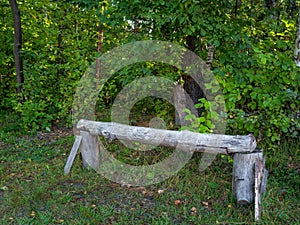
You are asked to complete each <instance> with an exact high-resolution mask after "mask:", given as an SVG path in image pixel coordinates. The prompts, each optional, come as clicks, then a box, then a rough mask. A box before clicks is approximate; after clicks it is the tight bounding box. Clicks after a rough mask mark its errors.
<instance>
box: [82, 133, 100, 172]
mask: <svg viewBox="0 0 300 225" xmlns="http://www.w3.org/2000/svg"><path fill="white" fill-rule="evenodd" d="M80 136H82V143H81V146H80V151H81V156H82V163H83V166H84V167H85V168H87V169H89V168H92V169H94V170H96V171H97V170H98V168H99V161H100V158H99V137H98V136H94V135H91V134H90V133H89V132H87V131H80Z"/></svg>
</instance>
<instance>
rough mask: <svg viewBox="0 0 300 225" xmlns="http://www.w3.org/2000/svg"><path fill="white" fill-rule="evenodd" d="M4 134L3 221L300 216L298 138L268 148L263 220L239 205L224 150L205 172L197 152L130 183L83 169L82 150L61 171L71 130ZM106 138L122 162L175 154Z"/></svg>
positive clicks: (0, 154) (237, 220) (0, 157)
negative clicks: (157, 175) (146, 182)
mask: <svg viewBox="0 0 300 225" xmlns="http://www.w3.org/2000/svg"><path fill="white" fill-rule="evenodd" d="M0 137H1V139H0V163H1V164H0V178H1V180H0V224H298V222H299V219H300V216H299V209H300V194H299V165H300V160H299V150H300V148H299V142H298V141H297V140H293V141H286V142H284V143H282V145H281V147H279V148H278V151H274V152H272V154H271V153H269V154H268V152H267V167H268V168H267V169H268V170H269V171H270V175H269V180H268V185H267V192H266V194H265V195H264V196H263V199H262V220H261V222H259V223H255V222H254V211H253V205H250V206H246V207H240V206H238V205H236V201H235V199H234V198H233V196H232V192H231V172H232V161H231V159H230V157H226V156H221V155H219V156H218V157H217V158H216V160H215V161H213V163H212V165H211V166H210V167H209V168H208V169H206V170H205V171H204V172H200V171H199V168H198V167H199V162H200V160H201V154H199V153H195V154H194V156H193V158H192V159H191V160H190V161H189V163H188V164H187V165H186V166H185V167H184V168H183V169H182V170H181V171H180V172H179V173H178V174H176V175H175V176H172V177H170V178H169V179H167V180H165V181H163V182H161V183H158V184H155V185H150V186H146V187H132V186H122V185H120V184H116V183H113V182H111V181H109V180H107V179H106V178H104V177H102V176H101V175H100V174H97V173H96V172H94V171H88V170H86V169H84V167H83V166H82V162H81V158H80V157H79V156H77V157H76V159H75V162H74V165H73V168H72V171H71V174H70V175H67V176H66V175H64V174H63V168H64V165H65V162H66V159H67V156H68V154H69V151H70V149H71V147H72V144H73V141H74V137H73V136H72V134H71V133H70V132H66V131H61V132H59V131H56V132H52V133H36V134H35V135H34V136H32V135H24V134H22V135H14V134H13V133H4V132H1V133H0ZM105 144H106V146H109V151H111V153H112V154H113V155H114V156H115V157H118V156H119V157H118V159H119V160H122V161H124V162H126V163H132V164H136V165H144V164H146V165H148V164H153V163H156V162H157V161H159V160H161V159H162V158H165V157H167V156H168V155H169V154H170V153H171V152H172V150H170V149H164V148H156V149H155V151H154V152H152V154H151V153H145V152H139V153H136V152H135V151H132V150H130V149H127V148H125V147H124V146H123V145H121V144H119V143H115V142H114V143H105ZM158 156H159V157H158ZM137 158H138V160H137Z"/></svg>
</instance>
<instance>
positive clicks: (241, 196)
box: [232, 149, 267, 205]
mask: <svg viewBox="0 0 300 225" xmlns="http://www.w3.org/2000/svg"><path fill="white" fill-rule="evenodd" d="M258 163H260V164H261V167H262V176H264V174H265V176H266V173H267V171H266V170H265V169H264V164H265V162H264V157H263V152H262V150H261V149H256V152H252V153H246V154H242V153H237V154H235V155H234V157H233V175H232V192H233V194H234V195H235V197H236V198H237V203H238V204H240V205H245V204H250V203H253V201H254V195H255V194H254V190H255V165H256V164H258ZM265 186H266V178H264V179H262V180H261V181H260V182H259V189H258V190H259V193H263V192H264V191H265Z"/></svg>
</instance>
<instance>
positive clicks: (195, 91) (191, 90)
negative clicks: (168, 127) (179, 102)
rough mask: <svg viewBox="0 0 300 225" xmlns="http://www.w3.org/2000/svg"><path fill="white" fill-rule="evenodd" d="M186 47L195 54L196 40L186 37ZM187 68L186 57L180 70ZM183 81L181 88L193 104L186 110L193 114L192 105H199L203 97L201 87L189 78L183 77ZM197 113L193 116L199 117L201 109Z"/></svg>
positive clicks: (187, 59) (187, 58)
mask: <svg viewBox="0 0 300 225" xmlns="http://www.w3.org/2000/svg"><path fill="white" fill-rule="evenodd" d="M186 46H187V48H188V49H189V50H190V51H192V52H195V50H196V38H195V37H192V36H190V35H189V36H187V38H186ZM189 66H190V62H189V57H188V56H187V57H184V62H183V66H182V68H183V69H184V70H185V69H186V68H187V67H189ZM199 72H200V71H199ZM197 75H198V76H199V77H201V76H202V74H197ZM183 81H184V83H183V88H184V90H185V91H186V93H187V94H188V95H189V96H190V98H191V99H192V101H193V103H194V104H193V105H187V108H188V109H189V110H190V111H191V112H195V110H194V109H195V108H194V105H196V104H197V103H199V102H198V100H199V99H200V98H203V97H204V94H203V90H201V87H199V85H198V84H197V82H196V81H195V80H194V79H193V78H192V77H191V76H183ZM197 111H198V112H197V114H196V115H195V116H197V117H199V115H200V114H201V109H198V110H197Z"/></svg>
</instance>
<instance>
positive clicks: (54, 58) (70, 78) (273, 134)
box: [0, 0, 300, 144]
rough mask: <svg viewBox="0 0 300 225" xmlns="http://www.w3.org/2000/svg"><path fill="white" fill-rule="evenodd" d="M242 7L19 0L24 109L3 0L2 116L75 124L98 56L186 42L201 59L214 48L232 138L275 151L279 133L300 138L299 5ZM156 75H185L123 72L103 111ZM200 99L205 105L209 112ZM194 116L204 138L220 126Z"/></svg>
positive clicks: (108, 87) (145, 69)
mask: <svg viewBox="0 0 300 225" xmlns="http://www.w3.org/2000/svg"><path fill="white" fill-rule="evenodd" d="M237 2H238V1H233V0H226V1H209V0H204V1H201V3H200V2H197V1H147V2H144V1H139V0H135V1H114V0H112V1H102V2H101V3H98V2H95V1H86V0H76V1H49V0H42V1H38V2H37V1H32V0H23V1H19V8H20V10H21V18H22V26H23V38H24V41H23V43H24V47H23V51H22V54H23V58H24V75H25V83H24V87H23V91H24V93H22V94H23V96H24V102H23V103H22V104H20V103H18V101H17V99H18V98H17V96H16V94H15V87H16V82H15V75H14V72H13V70H14V68H13V67H14V64H13V51H12V49H13V22H12V17H11V12H10V8H9V4H8V3H6V2H3V1H2V2H1V6H2V7H1V15H2V19H1V20H0V25H1V26H0V30H1V36H0V41H1V43H2V45H1V46H0V49H1V51H0V58H1V60H0V65H1V67H0V87H1V91H0V99H1V101H0V106H1V109H3V110H6V111H7V110H14V111H16V112H19V113H21V115H22V118H21V121H20V123H21V126H22V127H23V128H25V129H33V130H41V129H43V130H45V129H50V128H51V126H52V125H53V124H56V123H62V124H65V125H70V124H71V121H70V113H71V112H70V110H71V104H72V101H73V95H74V93H75V89H76V86H77V83H78V81H79V79H80V77H81V76H82V75H83V73H84V71H85V70H86V69H87V68H88V66H89V65H90V64H91V63H92V62H93V61H94V60H95V58H96V57H97V56H99V55H101V54H102V53H101V52H106V51H108V50H110V49H113V48H114V47H117V46H120V45H121V44H125V43H128V42H132V41H137V40H146V39H153V40H155V39H158V40H166V41H171V42H174V43H178V44H181V45H183V46H185V47H187V48H189V49H190V50H192V51H194V52H195V53H196V54H197V55H199V56H200V57H202V58H203V59H204V58H206V57H207V48H208V47H209V46H211V45H214V46H215V52H214V60H213V65H212V66H213V71H214V74H215V76H216V77H217V79H218V81H219V83H220V85H221V87H222V89H223V94H224V97H225V100H226V106H227V118H228V123H227V128H228V130H227V132H228V133H238V134H243V133H249V132H251V133H254V134H255V136H257V137H259V139H260V138H262V139H266V140H268V141H270V142H271V143H273V144H275V143H276V142H277V141H278V140H279V139H280V138H281V137H282V136H290V137H296V136H298V135H299V130H300V128H299V110H300V109H299V105H300V104H299V101H300V100H299V99H300V97H299V68H297V67H295V65H294V63H293V60H292V52H293V43H294V33H295V30H296V27H295V25H296V24H295V22H296V19H295V13H296V12H297V10H295V4H294V5H291V4H290V2H289V1H280V3H279V1H278V4H277V5H275V6H274V7H273V8H272V7H271V8H270V7H269V6H267V7H266V4H264V3H263V1H249V2H248V1H242V2H240V4H238V5H237ZM29 6H30V7H29ZM293 7H294V8H293ZM101 32H103V36H104V39H103V40H101V39H100V37H99V34H100V33H101ZM99 45H101V49H99ZM151 75H155V76H166V77H167V78H169V79H172V80H174V81H176V80H177V79H178V78H179V77H181V76H184V74H182V73H181V72H180V71H179V72H178V70H176V69H174V68H170V67H168V66H166V65H163V64H154V63H152V62H149V63H145V64H137V65H133V66H131V67H128V68H123V69H122V70H121V71H117V72H116V74H115V76H113V77H112V78H111V79H110V80H109V81H108V82H107V83H106V84H105V87H104V89H103V90H104V91H103V92H101V93H100V95H99V101H98V108H99V109H100V108H101V109H103V108H107V107H110V106H111V104H112V102H113V100H114V98H115V96H116V95H117V94H118V93H119V91H120V90H121V89H122V88H123V87H124V86H126V85H127V84H129V83H130V82H132V81H133V80H134V79H136V77H141V76H151ZM203 101H205V100H204V99H203V100H201V101H200V102H199V104H200V105H201V104H204V105H205V102H203ZM145 102H146V100H145ZM157 102H159V101H157ZM200 105H197V107H203V106H204V105H201V106H200ZM139 107H140V109H143V108H144V106H143V102H140V103H139V104H138V105H137V108H136V110H137V111H138V108H139ZM168 107H169V106H167V107H166V108H164V107H163V106H161V107H159V106H156V109H155V111H156V112H157V110H158V108H159V110H161V114H162V115H164V118H165V119H166V120H167V121H171V119H170V118H169V119H168V118H167V115H168V113H164V112H168V110H169V108H168ZM150 111H151V110H150ZM153 112H154V111H153ZM150 114H151V112H150ZM189 117H190V118H187V119H189V120H191V119H192V120H193V121H194V125H193V126H194V128H195V129H196V130H197V131H200V132H204V131H205V132H210V131H211V129H213V127H212V125H210V124H209V122H207V121H209V120H210V115H209V114H207V115H202V117H200V118H191V117H192V116H191V115H190V116H189ZM200 127H201V128H200ZM194 128H193V129H194Z"/></svg>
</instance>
